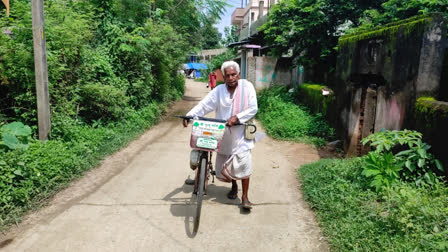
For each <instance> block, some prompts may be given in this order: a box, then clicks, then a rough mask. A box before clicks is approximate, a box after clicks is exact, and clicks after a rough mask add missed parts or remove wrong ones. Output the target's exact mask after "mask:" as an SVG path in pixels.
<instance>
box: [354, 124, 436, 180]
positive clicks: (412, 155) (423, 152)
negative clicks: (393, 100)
mask: <svg viewBox="0 0 448 252" xmlns="http://www.w3.org/2000/svg"><path fill="white" fill-rule="evenodd" d="M362 143H363V144H368V143H370V145H371V146H372V147H374V148H375V151H374V153H372V154H371V155H369V157H370V156H375V155H376V156H378V157H379V156H381V155H384V153H386V152H387V153H389V152H390V151H392V150H393V148H398V150H397V151H395V157H394V159H396V161H395V163H396V164H398V163H403V164H404V166H405V168H406V169H403V170H401V172H400V178H401V179H403V180H406V181H413V182H415V184H416V185H424V184H429V185H433V184H435V183H436V182H438V175H437V172H443V166H442V164H441V163H440V162H439V161H438V160H437V159H435V157H434V155H432V154H431V153H429V152H428V150H429V149H430V148H431V146H430V145H428V144H426V143H424V142H422V134H421V133H419V132H417V131H411V130H402V131H396V130H393V131H388V130H385V131H381V132H377V133H374V134H372V135H370V136H368V137H366V138H364V139H363V140H362ZM391 162H393V161H392V160H391ZM400 166H401V165H400ZM383 169H386V167H384V168H383Z"/></svg>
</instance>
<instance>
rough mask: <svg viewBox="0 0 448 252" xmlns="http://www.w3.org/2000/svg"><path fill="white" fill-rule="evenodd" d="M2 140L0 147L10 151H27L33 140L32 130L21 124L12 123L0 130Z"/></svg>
mask: <svg viewBox="0 0 448 252" xmlns="http://www.w3.org/2000/svg"><path fill="white" fill-rule="evenodd" d="M0 133H1V136H2V140H1V141H0V146H5V147H7V148H9V149H10V150H16V149H21V150H26V149H27V148H28V143H29V142H30V140H31V128H30V127H29V126H27V125H24V124H23V123H21V122H12V123H9V124H6V125H3V126H2V127H1V128H0Z"/></svg>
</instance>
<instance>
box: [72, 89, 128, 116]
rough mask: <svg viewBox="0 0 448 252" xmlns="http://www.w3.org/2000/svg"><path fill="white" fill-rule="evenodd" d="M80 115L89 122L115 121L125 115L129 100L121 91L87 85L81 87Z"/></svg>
mask: <svg viewBox="0 0 448 252" xmlns="http://www.w3.org/2000/svg"><path fill="white" fill-rule="evenodd" d="M80 96H81V106H82V110H81V111H80V114H81V115H82V116H83V117H85V118H86V119H89V120H94V119H98V118H101V119H105V120H117V119H120V118H122V117H123V116H124V115H125V112H126V108H127V106H128V101H129V98H128V97H127V96H126V94H125V92H123V91H122V90H120V89H118V88H116V87H113V86H109V85H101V84H87V85H84V86H82V87H81V90H80Z"/></svg>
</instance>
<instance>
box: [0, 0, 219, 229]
mask: <svg viewBox="0 0 448 252" xmlns="http://www.w3.org/2000/svg"><path fill="white" fill-rule="evenodd" d="M44 3H45V7H44V9H45V25H46V26H45V29H46V39H47V56H48V75H49V93H50V102H51V122H52V131H51V133H50V140H49V141H47V142H45V143H42V142H39V141H37V140H36V139H35V138H36V131H37V116H36V114H37V112H36V97H35V82H34V62H33V40H32V28H31V6H30V1H28V0H16V1H12V2H11V15H10V16H9V17H6V16H5V14H4V7H3V5H2V4H0V11H1V14H0V226H1V227H4V225H5V224H8V223H12V222H13V221H17V218H19V217H20V214H21V213H23V212H24V211H26V210H27V209H30V208H31V207H33V206H35V205H36V204H39V202H40V200H42V199H44V198H45V197H48V196H49V195H52V194H53V193H54V192H55V191H56V190H57V189H58V188H60V187H61V186H64V185H66V184H67V183H68V182H70V180H71V179H73V178H74V177H76V176H79V175H80V174H82V172H83V171H85V170H87V169H89V168H91V167H92V166H94V165H95V164H97V163H98V162H99V160H101V159H102V158H103V157H104V156H106V155H107V154H110V153H111V152H113V151H116V150H118V149H119V148H121V147H122V146H124V145H125V144H126V143H128V142H129V141H130V140H132V139H133V138H135V137H136V136H137V135H138V134H140V133H141V132H142V131H143V130H144V129H146V128H148V127H150V126H151V125H152V124H154V123H155V122H156V121H157V120H158V119H159V117H160V115H161V114H162V112H163V110H164V108H165V107H166V105H167V104H168V103H169V102H170V101H172V100H175V99H178V98H180V97H181V95H182V94H183V92H184V79H183V78H182V77H181V76H179V75H178V74H177V72H178V69H179V66H181V63H183V61H184V60H185V59H186V55H187V54H188V53H189V52H190V51H192V50H193V51H194V50H196V49H198V48H207V47H214V46H217V45H219V43H220V40H219V37H218V36H211V33H212V32H213V31H215V32H216V33H217V31H216V28H213V27H212V26H213V24H214V23H215V22H216V21H217V17H219V15H220V14H222V11H223V7H224V6H225V5H226V4H225V1H222V0H206V1H198V0H184V1H179V2H173V1H135V0H93V1H86V0H81V1H71V0H58V1H54V0H51V1H45V2H44ZM205 31H206V32H207V34H204V32H205ZM167 41H169V43H166V42H167Z"/></svg>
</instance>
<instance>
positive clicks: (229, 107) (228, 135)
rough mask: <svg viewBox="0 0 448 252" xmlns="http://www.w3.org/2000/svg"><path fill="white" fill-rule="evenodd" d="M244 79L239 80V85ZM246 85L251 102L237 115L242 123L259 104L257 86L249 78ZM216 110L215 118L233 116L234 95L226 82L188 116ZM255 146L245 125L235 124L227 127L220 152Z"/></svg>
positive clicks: (243, 149) (247, 148) (235, 152)
mask: <svg viewBox="0 0 448 252" xmlns="http://www.w3.org/2000/svg"><path fill="white" fill-rule="evenodd" d="M242 81H243V80H239V81H238V85H240V83H241V82H242ZM244 81H245V85H246V86H247V90H248V91H249V102H248V108H247V109H246V110H244V111H241V112H240V113H238V114H237V115H236V116H237V117H238V119H239V121H240V122H241V123H245V122H247V121H248V120H250V119H251V118H252V117H254V116H255V114H256V113H257V111H258V105H257V94H256V92H255V88H254V86H253V85H252V83H250V82H249V81H247V80H244ZM213 111H214V112H215V118H216V119H221V120H227V119H229V118H230V117H232V111H233V96H232V97H231V96H230V93H229V91H228V90H227V86H226V85H225V84H223V85H219V86H217V87H216V88H215V89H213V90H212V91H211V92H210V93H208V95H207V96H206V97H205V98H204V99H203V100H202V101H201V102H199V104H198V105H196V106H195V107H194V108H193V109H192V110H190V112H188V113H187V116H201V117H202V116H205V115H207V114H208V113H210V112H213ZM253 147H254V140H247V139H246V138H245V137H244V126H233V127H231V128H228V127H227V128H226V131H225V132H224V137H223V139H222V142H221V148H220V150H219V154H222V155H232V154H238V153H241V152H244V151H247V150H250V149H252V148H253Z"/></svg>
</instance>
